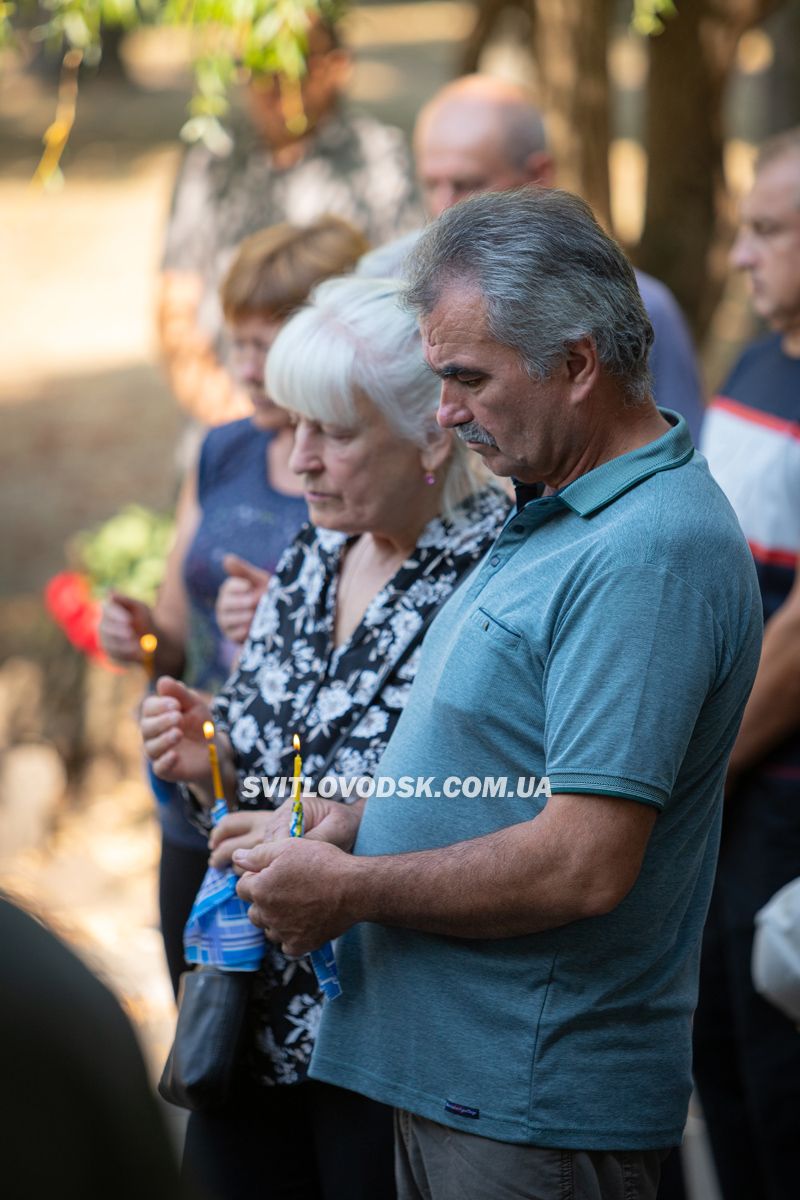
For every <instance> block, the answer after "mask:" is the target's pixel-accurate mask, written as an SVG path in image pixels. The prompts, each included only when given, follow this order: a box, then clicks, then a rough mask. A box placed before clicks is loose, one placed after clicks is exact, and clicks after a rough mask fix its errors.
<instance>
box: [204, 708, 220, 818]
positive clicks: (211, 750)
mask: <svg viewBox="0 0 800 1200" xmlns="http://www.w3.org/2000/svg"><path fill="white" fill-rule="evenodd" d="M203 736H204V738H205V739H206V742H207V743H208V761H209V762H210V763H211V779H212V781H213V784H214V799H215V800H224V799H225V792H224V791H223V789H222V776H221V775H220V773H219V755H218V754H217V745H216V742H215V741H214V722H213V721H204V722H203Z"/></svg>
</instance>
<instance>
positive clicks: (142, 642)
mask: <svg viewBox="0 0 800 1200" xmlns="http://www.w3.org/2000/svg"><path fill="white" fill-rule="evenodd" d="M139 646H140V648H141V651H142V654H143V655H144V658H143V659H142V666H143V667H144V669H145V671H146V672H147V678H148V679H152V678H153V675H154V674H155V669H156V668H155V654H156V647H157V646H158V638H157V637H156V635H155V634H154V633H143V634H142V636H141V637H140V638H139Z"/></svg>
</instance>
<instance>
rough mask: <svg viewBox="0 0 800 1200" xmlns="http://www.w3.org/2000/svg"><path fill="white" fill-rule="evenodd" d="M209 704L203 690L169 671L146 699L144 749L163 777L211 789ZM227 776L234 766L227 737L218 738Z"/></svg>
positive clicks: (158, 773)
mask: <svg viewBox="0 0 800 1200" xmlns="http://www.w3.org/2000/svg"><path fill="white" fill-rule="evenodd" d="M210 718H211V712H210V710H209V707H208V704H207V702H206V700H205V698H204V697H203V696H201V695H200V693H199V692H195V691H192V689H191V688H187V687H186V686H185V684H182V683H180V682H179V681H178V680H177V679H172V678H170V677H169V676H168V675H162V677H161V678H160V679H159V681H158V683H157V684H156V691H155V693H154V694H153V695H150V696H147V697H145V699H144V701H143V703H142V709H141V716H140V727H141V731H142V739H143V742H144V752H145V754H146V755H147V757H148V758H149V759H150V761H151V762H152V764H153V770H154V771H155V773H156V775H158V777H159V778H160V779H166V780H170V781H176V780H183V781H184V782H185V783H191V784H198V785H199V786H200V787H202V788H206V789H208V792H209V800H210V799H211V791H212V778H211V769H210V762H209V756H208V749H207V745H206V739H205V736H204V734H203V724H204V723H205V722H206V721H208V720H210ZM216 748H217V752H218V755H219V765H220V771H221V774H222V778H223V780H224V779H225V777H226V771H230V770H232V763H231V755H230V747H229V744H228V741H227V739H226V738H224V737H222V736H218V737H217V738H216Z"/></svg>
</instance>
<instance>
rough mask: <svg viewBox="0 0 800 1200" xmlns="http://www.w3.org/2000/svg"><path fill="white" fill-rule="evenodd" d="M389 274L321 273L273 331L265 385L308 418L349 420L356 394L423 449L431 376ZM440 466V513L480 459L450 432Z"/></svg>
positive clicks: (480, 479)
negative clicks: (303, 300) (447, 453)
mask: <svg viewBox="0 0 800 1200" xmlns="http://www.w3.org/2000/svg"><path fill="white" fill-rule="evenodd" d="M404 290H405V285H404V284H403V282H402V281H401V280H397V279H366V278H361V277H357V276H354V275H351V276H345V277H343V278H339V279H329V280H327V281H326V282H325V283H322V284H320V285H319V286H318V287H316V288H315V289H314V291H313V292H312V293H311V296H310V298H309V302H308V304H307V305H305V306H304V307H303V308H301V309H300V311H299V312H297V313H296V314H295V315H294V316H293V317H291V318H290V319H289V320H288V321H287V322H286V324H285V325H284V327H283V329H282V330H281V331H280V333H279V334H278V336H277V338H276V339H275V341H274V343H273V344H272V347H271V348H270V352H269V357H268V360H267V367H266V386H267V392H268V394H269V396H270V398H271V399H272V400H274V402H275V403H276V404H279V405H280V406H281V408H286V409H290V410H291V411H293V412H295V413H298V414H299V415H300V416H303V417H305V418H306V419H307V420H310V421H319V422H320V423H325V424H331V425H339V426H343V427H344V428H354V427H355V426H356V425H357V423H358V412H357V409H356V405H355V398H356V396H363V397H365V398H366V399H367V400H369V401H371V402H372V403H373V404H374V405H375V407H376V408H377V409H378V410H379V411H380V412H381V413H382V414H383V416H384V417H385V418H386V421H387V422H388V424H389V425H390V427H391V428H392V429H394V430H395V431H396V433H397V435H398V437H400V438H403V439H404V440H406V441H410V442H413V443H414V444H415V445H416V446H419V447H420V448H422V449H424V448H425V447H426V446H428V445H430V444H431V442H432V441H435V440H436V438H437V437H440V436H442V435H441V431H440V430H439V428H438V426H437V424H436V416H435V414H436V409H437V407H438V404H439V388H440V383H439V380H438V378H437V377H436V376H435V375H434V373H433V372H432V371H431V370H430V368H429V367H428V366H427V364H426V363H425V360H424V358H423V355H422V339H421V337H420V332H419V326H418V324H417V318H416V316H415V315H414V314H413V313H411V312H410V311H409V310H408V309H407V308H405V307H404V306H403V294H404ZM443 470H444V471H445V472H446V479H445V487H444V493H443V497H442V509H443V512H444V515H445V516H447V515H449V514H451V513H452V510H453V509H454V508H455V506H456V505H457V504H459V503H460V502H461V501H462V500H464V499H465V498H466V496H468V495H469V494H470V493H471V492H475V491H478V490H479V489H480V488H481V487H483V486H484V485H485V483H486V481H487V478H488V475H487V472H486V470H485V468H484V467H483V464H482V463H481V462H480V460H479V459H478V458H477V456H476V455H474V454H473V453H472V452H471V451H469V450H468V449H467V448H466V446H465V445H464V444H463V443H461V442H460V441H459V440H458V439H457V438H454V439H453V449H452V453H451V454H450V457H449V458H448V460H447V463H446V464H445V466H444V468H443Z"/></svg>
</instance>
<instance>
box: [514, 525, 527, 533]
mask: <svg viewBox="0 0 800 1200" xmlns="http://www.w3.org/2000/svg"><path fill="white" fill-rule="evenodd" d="M511 532H512V533H524V532H525V526H524V525H512V526H511Z"/></svg>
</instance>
